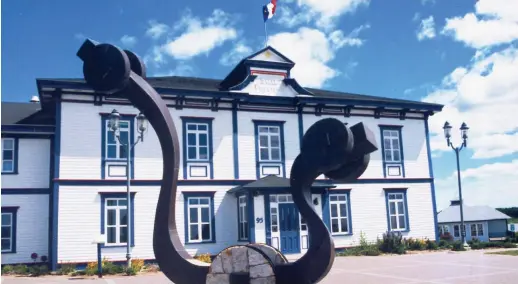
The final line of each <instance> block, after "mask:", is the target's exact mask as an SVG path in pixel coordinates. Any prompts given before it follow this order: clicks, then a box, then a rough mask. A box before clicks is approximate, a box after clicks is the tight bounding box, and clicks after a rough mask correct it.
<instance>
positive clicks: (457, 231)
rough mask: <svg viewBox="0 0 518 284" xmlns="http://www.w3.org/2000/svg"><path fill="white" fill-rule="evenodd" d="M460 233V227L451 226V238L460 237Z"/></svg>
mask: <svg viewBox="0 0 518 284" xmlns="http://www.w3.org/2000/svg"><path fill="white" fill-rule="evenodd" d="M464 231H466V225H464ZM461 233H462V232H461V231H460V225H458V224H457V225H453V236H454V237H455V238H460V236H461Z"/></svg>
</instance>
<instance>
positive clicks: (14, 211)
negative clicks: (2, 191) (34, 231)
mask: <svg viewBox="0 0 518 284" xmlns="http://www.w3.org/2000/svg"><path fill="white" fill-rule="evenodd" d="M19 208H20V207H18V206H2V217H3V215H4V214H6V215H10V216H11V225H10V229H11V236H10V238H9V239H10V241H11V248H10V249H9V250H2V254H4V253H5V254H8V253H16V240H17V227H18V209H19ZM2 227H4V226H3V225H2ZM2 239H5V238H4V237H3V236H2Z"/></svg>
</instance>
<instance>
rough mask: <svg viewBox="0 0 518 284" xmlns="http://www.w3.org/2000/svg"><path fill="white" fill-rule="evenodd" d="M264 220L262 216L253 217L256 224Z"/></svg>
mask: <svg viewBox="0 0 518 284" xmlns="http://www.w3.org/2000/svg"><path fill="white" fill-rule="evenodd" d="M263 222H264V219H263V218H255V223H257V224H261V223H263Z"/></svg>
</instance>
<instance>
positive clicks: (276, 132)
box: [253, 120, 286, 179]
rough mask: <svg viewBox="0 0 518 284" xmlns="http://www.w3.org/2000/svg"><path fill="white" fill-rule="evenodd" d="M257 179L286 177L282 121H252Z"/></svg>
mask: <svg viewBox="0 0 518 284" xmlns="http://www.w3.org/2000/svg"><path fill="white" fill-rule="evenodd" d="M253 122H254V125H255V147H256V155H255V156H256V163H257V178H258V179H259V178H262V177H265V176H267V175H276V176H282V177H284V176H286V169H285V154H284V121H265V120H254V121H253Z"/></svg>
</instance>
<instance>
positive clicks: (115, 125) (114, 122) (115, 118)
mask: <svg viewBox="0 0 518 284" xmlns="http://www.w3.org/2000/svg"><path fill="white" fill-rule="evenodd" d="M120 119H121V115H120V114H119V112H118V111H117V110H115V109H114V110H113V111H112V112H111V113H110V120H109V124H108V127H109V129H110V130H111V131H113V134H114V135H115V137H117V140H118V141H119V144H120V145H121V146H122V147H124V149H125V152H126V194H127V195H126V206H127V207H126V208H127V210H126V219H127V228H128V230H127V234H126V259H127V261H128V263H127V266H128V269H129V268H131V251H130V249H131V248H130V247H131V230H133V228H132V227H131V213H130V212H131V196H130V195H131V194H130V192H131V190H130V187H131V184H130V181H131V167H130V165H131V154H130V153H131V149H133V147H135V145H137V144H138V143H139V142H140V141H142V142H143V141H144V132H145V131H146V129H147V123H148V122H147V119H146V117H145V116H144V115H143V114H142V113H139V115H137V132H138V137H137V140H136V141H135V143H131V142H130V141H131V140H130V135H131V129H130V131H129V135H128V137H127V141H123V139H121V135H120V128H121V127H120ZM129 127H130V126H129V125H128V128H129Z"/></svg>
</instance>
